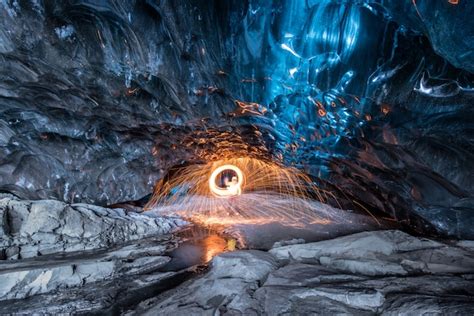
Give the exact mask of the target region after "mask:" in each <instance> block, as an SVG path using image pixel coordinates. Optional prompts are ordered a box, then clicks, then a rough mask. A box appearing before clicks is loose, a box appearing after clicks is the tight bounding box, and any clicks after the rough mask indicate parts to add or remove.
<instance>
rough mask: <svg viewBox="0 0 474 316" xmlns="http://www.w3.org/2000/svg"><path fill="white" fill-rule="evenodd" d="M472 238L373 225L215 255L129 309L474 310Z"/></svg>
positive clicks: (220, 311)
mask: <svg viewBox="0 0 474 316" xmlns="http://www.w3.org/2000/svg"><path fill="white" fill-rule="evenodd" d="M473 250H474V243H473V242H470V241H463V242H457V243H453V244H451V245H448V244H445V243H441V242H437V241H433V240H428V239H420V238H416V237H413V236H410V235H408V234H405V233H403V232H401V231H396V230H388V231H374V232H363V233H357V234H353V235H349V236H344V237H340V238H336V239H332V240H326V241H321V242H314V243H308V244H295V245H286V246H281V247H277V248H273V249H271V250H270V251H269V252H264V251H255V250H247V251H236V252H229V253H224V254H221V255H219V256H217V257H215V258H214V260H213V261H212V264H211V267H210V270H209V272H208V273H206V274H205V275H203V276H201V277H200V278H198V279H192V280H189V281H187V282H185V283H184V284H182V285H180V286H179V287H178V288H176V289H175V290H173V292H172V293H171V294H167V295H162V296H158V297H156V298H152V299H149V300H146V301H144V302H142V303H140V304H139V305H138V306H137V308H135V309H134V310H133V311H129V312H128V313H127V314H128V315H137V314H145V315H156V314H160V315H172V314H179V315H308V314H311V315H328V314H330V315H332V314H355V315H374V314H381V313H382V314H387V315H392V314H393V315H400V314H402V315H404V314H411V315H420V314H435V315H472V314H473V313H474V251H473Z"/></svg>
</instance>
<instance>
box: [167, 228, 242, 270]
mask: <svg viewBox="0 0 474 316" xmlns="http://www.w3.org/2000/svg"><path fill="white" fill-rule="evenodd" d="M178 236H179V237H180V238H181V239H182V240H184V241H183V242H182V243H180V245H179V246H178V247H177V248H176V249H173V250H172V251H170V252H169V253H167V255H168V256H170V257H171V261H170V262H169V263H168V264H166V265H165V266H164V267H162V268H161V269H160V271H163V272H167V271H179V270H182V269H187V268H190V267H193V266H199V265H204V264H206V263H208V262H209V261H211V260H212V258H213V257H215V256H216V255H218V254H220V253H222V252H226V251H233V250H235V248H236V241H235V239H233V238H231V237H226V236H223V235H221V234H217V233H216V232H215V231H213V230H210V229H206V228H204V227H200V226H193V227H190V228H188V229H185V230H183V231H181V232H179V233H178Z"/></svg>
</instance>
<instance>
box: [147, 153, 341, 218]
mask: <svg viewBox="0 0 474 316" xmlns="http://www.w3.org/2000/svg"><path fill="white" fill-rule="evenodd" d="M223 172H227V173H231V175H232V176H231V178H232V177H233V178H235V179H232V180H231V181H229V179H227V180H226V181H227V182H226V184H225V185H224V186H220V185H218V183H219V181H220V180H219V176H220V175H222V173H223ZM312 195H315V196H312ZM327 195H329V193H327V192H325V191H322V190H320V189H318V188H317V187H316V186H315V185H314V183H313V182H312V181H311V179H310V178H309V177H308V176H307V175H305V174H304V173H302V172H300V171H299V170H297V169H295V168H288V167H283V166H280V165H278V164H276V163H273V162H266V161H262V160H258V159H254V158H231V159H224V160H219V161H214V162H209V163H207V164H202V165H192V166H187V167H183V168H180V169H178V170H175V172H174V174H173V175H170V176H169V177H165V178H163V179H162V180H161V181H159V182H158V183H157V185H156V187H155V192H154V195H153V197H152V199H151V200H150V202H149V203H148V204H147V206H146V209H148V210H150V209H153V210H155V211H158V212H160V213H161V214H177V215H181V216H182V217H184V218H187V219H190V220H192V221H194V222H199V223H201V224H205V225H232V224H242V223H245V224H248V223H252V224H263V223H267V222H272V221H285V223H286V224H289V225H292V223H293V224H294V225H298V223H304V224H308V223H320V224H325V223H329V222H331V221H332V220H334V219H335V218H333V217H331V216H332V215H331V214H330V212H329V211H328V212H325V211H324V210H323V209H324V207H323V208H321V205H322V204H321V205H318V207H317V209H316V208H315V205H314V201H313V200H312V198H313V197H316V198H317V199H319V200H320V201H324V200H325V199H326V196H327Z"/></svg>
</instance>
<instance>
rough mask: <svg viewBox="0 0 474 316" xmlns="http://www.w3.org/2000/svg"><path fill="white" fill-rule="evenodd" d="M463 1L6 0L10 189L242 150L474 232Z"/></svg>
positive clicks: (25, 192)
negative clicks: (473, 229)
mask: <svg viewBox="0 0 474 316" xmlns="http://www.w3.org/2000/svg"><path fill="white" fill-rule="evenodd" d="M458 2H459V3H458V4H452V3H450V1H447V0H446V1H445V0H440V1H437V2H436V4H432V3H431V2H429V1H399V0H381V1H371V0H367V1H362V0H359V1H342V0H341V1H300V0H294V1H254V0H251V1H199V0H192V1H186V2H176V1H151V0H150V1H112V0H111V1H105V0H104V1H85V0H84V1H80V0H77V1H66V2H65V1H44V2H41V1H1V2H0V65H1V67H0V189H1V190H6V191H11V192H14V193H16V194H18V195H20V196H22V197H24V198H56V199H60V200H64V201H67V202H89V203H96V204H97V203H98V204H112V203H117V202H122V201H127V200H136V199H139V198H141V197H143V196H145V195H146V194H148V193H149V192H150V191H151V189H152V186H153V184H154V182H155V181H156V180H157V179H159V178H161V177H162V176H163V174H164V173H165V172H166V170H168V168H170V167H171V166H173V165H176V164H180V163H195V162H199V161H201V160H208V159H216V158H219V157H221V156H222V155H223V153H225V152H229V151H230V152H233V153H237V154H242V155H250V156H254V157H265V158H270V159H275V160H279V161H282V162H284V163H286V164H295V165H296V166H297V167H299V168H301V169H304V170H305V171H306V172H308V173H309V174H311V175H313V176H314V177H315V178H317V179H318V182H319V184H320V185H321V186H323V187H325V188H327V189H329V190H331V191H333V192H334V193H335V194H337V195H338V198H339V201H340V203H341V204H342V206H343V207H344V208H347V209H352V208H354V207H359V204H361V205H364V207H365V208H369V209H370V210H372V211H373V212H374V211H379V212H381V213H383V214H385V215H388V216H390V217H394V218H396V219H398V220H400V221H408V219H410V216H408V215H407V214H408V213H412V212H413V211H416V212H417V213H418V214H420V215H421V216H422V217H423V218H425V219H428V220H429V221H431V219H432V218H436V220H433V221H432V222H433V223H434V224H435V225H436V227H438V228H440V229H443V230H445V231H447V232H449V233H450V234H453V235H457V236H464V237H466V236H467V237H469V236H470V237H472V236H473V231H472V228H469V226H466V227H464V226H462V225H458V223H460V222H466V223H468V222H472V215H469V214H472V213H473V212H472V210H473V202H472V201H473V200H472V194H473V186H474V182H473V181H474V177H472V171H473V170H474V166H473V164H474V159H473V158H474V157H473V152H474V148H473V130H472V119H473V116H474V115H473V108H472V106H471V105H472V102H473V92H472V88H473V75H472V71H473V65H474V57H473V56H472V51H473V45H474V41H473V39H472V38H473V37H472V36H473V35H472V32H473V30H474V27H473V22H472V15H473V10H474V3H472V1H463V0H460V1H458ZM354 201H356V202H357V203H358V204H357V203H355V202H354ZM452 214H456V216H454V215H452ZM447 215H449V216H447ZM451 215H452V216H454V217H450V216H451ZM410 220H412V219H410ZM418 225H423V224H418ZM471 226H472V225H471Z"/></svg>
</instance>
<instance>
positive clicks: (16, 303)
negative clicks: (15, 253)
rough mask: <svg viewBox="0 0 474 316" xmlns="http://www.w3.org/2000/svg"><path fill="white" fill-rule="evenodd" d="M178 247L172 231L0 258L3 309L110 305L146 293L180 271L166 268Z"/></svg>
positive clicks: (40, 310)
mask: <svg viewBox="0 0 474 316" xmlns="http://www.w3.org/2000/svg"><path fill="white" fill-rule="evenodd" d="M174 247H176V242H175V240H174V239H172V238H171V237H170V236H167V237H153V238H147V239H144V240H140V241H139V242H134V243H133V244H129V245H122V246H119V247H115V248H111V249H108V250H100V251H98V250H94V251H81V252H75V253H68V254H66V255H46V256H41V257H37V258H30V259H24V260H15V261H13V260H4V261H3V262H0V314H2V315H3V314H9V313H20V314H33V313H36V314H38V313H39V314H45V313H46V314H57V313H80V312H91V311H98V310H106V309H108V308H111V307H112V306H116V305H119V304H120V302H121V300H124V301H127V302H128V303H130V301H133V300H136V299H137V297H138V300H140V298H142V299H143V297H146V294H144V293H143V292H141V291H145V290H146V291H148V290H149V288H154V287H157V286H160V284H161V282H163V281H169V279H170V278H173V277H175V276H176V275H179V273H176V272H161V271H159V270H160V268H162V267H163V266H165V265H166V264H167V263H168V262H169V261H170V260H171V258H170V257H168V256H166V255H165V252H167V251H168V250H170V249H172V248H174Z"/></svg>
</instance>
